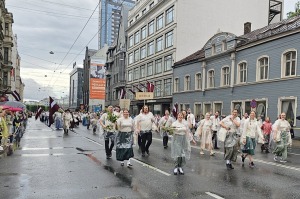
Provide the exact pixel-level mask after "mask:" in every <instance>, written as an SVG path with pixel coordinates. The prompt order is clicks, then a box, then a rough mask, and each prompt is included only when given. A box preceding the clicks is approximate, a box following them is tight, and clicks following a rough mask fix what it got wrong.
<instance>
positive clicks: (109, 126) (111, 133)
mask: <svg viewBox="0 0 300 199" xmlns="http://www.w3.org/2000/svg"><path fill="white" fill-rule="evenodd" d="M116 121H117V116H116V115H114V113H113V106H108V108H107V112H106V113H104V114H103V115H102V116H101V118H100V125H101V126H102V128H103V130H104V142H105V153H106V159H111V156H112V149H113V147H114V145H115V137H116ZM109 143H110V144H109Z"/></svg>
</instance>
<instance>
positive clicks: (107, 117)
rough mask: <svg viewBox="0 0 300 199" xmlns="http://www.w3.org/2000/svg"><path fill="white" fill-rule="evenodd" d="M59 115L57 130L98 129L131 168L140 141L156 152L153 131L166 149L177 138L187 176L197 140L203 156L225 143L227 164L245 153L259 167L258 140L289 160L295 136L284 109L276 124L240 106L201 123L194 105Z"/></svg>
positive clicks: (174, 146)
mask: <svg viewBox="0 0 300 199" xmlns="http://www.w3.org/2000/svg"><path fill="white" fill-rule="evenodd" d="M53 117H54V118H53V119H54V121H55V126H56V128H57V129H59V128H63V129H64V133H65V134H68V132H69V129H71V130H73V129H74V128H76V127H78V126H79V124H80V122H82V124H83V125H84V126H86V127H87V129H90V126H92V129H93V133H96V132H99V134H100V137H101V138H103V139H104V142H105V153H106V158H107V159H112V150H113V148H114V147H115V146H116V160H118V161H120V164H121V166H124V165H125V163H124V161H125V160H126V161H127V166H128V167H132V166H133V165H132V162H131V161H130V160H131V158H133V157H134V151H133V146H134V145H136V146H138V147H139V150H140V152H141V157H142V158H144V157H145V156H146V155H148V156H149V155H150V146H151V143H152V135H153V133H158V134H160V135H161V137H162V143H163V147H164V148H165V149H167V148H168V146H169V139H170V138H171V143H170V146H171V157H172V158H173V159H174V165H175V168H174V175H177V174H184V171H183V166H184V165H185V164H186V161H187V160H188V159H189V158H190V154H191V143H193V144H194V145H196V144H197V143H198V142H200V155H201V156H203V155H205V152H206V151H208V152H209V155H210V156H214V155H215V150H220V148H221V147H220V146H222V148H223V150H224V161H225V165H226V168H227V169H228V170H231V169H234V167H233V163H234V162H236V161H237V159H238V156H239V154H240V159H241V161H242V165H243V166H244V163H245V160H246V159H247V158H248V159H249V167H250V168H254V167H255V166H256V165H255V164H254V160H253V155H255V148H256V146H257V145H258V144H260V147H261V151H262V152H265V153H270V152H272V153H273V154H274V161H277V162H281V163H285V162H286V159H287V151H288V147H289V146H291V145H292V135H293V132H292V128H291V125H290V123H289V122H288V121H287V120H286V114H285V113H281V114H280V115H279V117H278V119H277V120H276V121H275V122H274V123H272V122H271V121H270V119H269V118H268V117H266V118H265V121H262V120H261V119H260V118H257V117H256V113H255V111H251V112H250V113H249V114H248V113H245V114H244V115H243V117H241V118H240V117H239V116H238V110H236V109H234V110H232V113H231V114H230V115H228V116H220V115H219V112H218V111H216V112H215V113H214V114H212V113H206V114H205V116H204V118H203V119H201V120H200V121H196V119H195V116H194V114H192V113H191V110H190V109H188V110H183V111H180V112H177V111H176V110H175V111H174V110H173V111H172V114H170V112H169V111H168V110H166V111H165V114H164V115H163V116H158V115H155V116H154V115H153V114H152V112H151V111H150V110H149V107H148V106H147V105H144V106H143V107H142V109H141V110H140V114H139V115H137V116H135V117H133V116H130V113H129V110H128V109H123V110H121V109H120V107H119V106H115V107H113V106H108V107H107V109H106V110H105V111H103V112H99V113H89V112H86V113H82V112H71V111H70V110H69V109H67V110H65V111H63V110H61V109H60V110H59V111H58V112H56V113H55V114H54V115H53ZM40 119H41V121H43V122H45V123H47V122H48V121H49V115H47V113H46V112H44V113H43V114H42V115H41V117H40Z"/></svg>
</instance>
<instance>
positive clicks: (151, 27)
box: [148, 20, 154, 35]
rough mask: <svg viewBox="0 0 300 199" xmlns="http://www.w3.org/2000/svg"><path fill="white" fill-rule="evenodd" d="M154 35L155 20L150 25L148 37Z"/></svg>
mask: <svg viewBox="0 0 300 199" xmlns="http://www.w3.org/2000/svg"><path fill="white" fill-rule="evenodd" d="M153 33H154V20H153V21H151V22H150V23H149V24H148V35H152V34H153Z"/></svg>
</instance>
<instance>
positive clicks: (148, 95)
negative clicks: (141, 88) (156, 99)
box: [135, 92, 153, 100]
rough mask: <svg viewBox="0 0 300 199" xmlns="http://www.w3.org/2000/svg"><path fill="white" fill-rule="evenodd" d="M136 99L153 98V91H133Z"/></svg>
mask: <svg viewBox="0 0 300 199" xmlns="http://www.w3.org/2000/svg"><path fill="white" fill-rule="evenodd" d="M135 99H136V100H148V99H153V92H136V93H135Z"/></svg>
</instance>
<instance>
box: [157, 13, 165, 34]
mask: <svg viewBox="0 0 300 199" xmlns="http://www.w3.org/2000/svg"><path fill="white" fill-rule="evenodd" d="M163 18H164V15H163V14H161V15H159V16H158V17H157V18H156V30H160V29H162V28H163Z"/></svg>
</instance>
